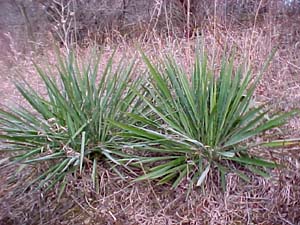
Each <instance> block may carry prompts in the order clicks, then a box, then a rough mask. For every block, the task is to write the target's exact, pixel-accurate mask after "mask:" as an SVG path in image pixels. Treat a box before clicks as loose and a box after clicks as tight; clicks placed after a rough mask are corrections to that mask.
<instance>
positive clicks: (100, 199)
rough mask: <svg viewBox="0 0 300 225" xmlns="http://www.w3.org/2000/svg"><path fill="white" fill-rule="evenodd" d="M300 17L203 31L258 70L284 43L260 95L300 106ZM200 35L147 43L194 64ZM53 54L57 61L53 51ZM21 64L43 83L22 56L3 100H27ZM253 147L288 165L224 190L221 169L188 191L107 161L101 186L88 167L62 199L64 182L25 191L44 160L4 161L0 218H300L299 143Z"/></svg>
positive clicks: (123, 48) (188, 221) (218, 49)
mask: <svg viewBox="0 0 300 225" xmlns="http://www.w3.org/2000/svg"><path fill="white" fill-rule="evenodd" d="M287 19H289V20H288V21H287ZM297 24H299V18H297V17H293V18H283V19H278V20H276V21H274V19H273V17H272V15H269V17H266V18H265V20H264V22H257V23H256V24H255V26H254V25H253V24H252V26H244V27H243V26H238V27H236V26H235V25H234V24H229V25H226V26H225V25H224V24H222V23H219V22H218V23H215V24H213V25H210V26H207V27H206V28H205V29H204V30H203V31H202V35H203V37H204V39H203V40H205V45H206V47H207V49H208V50H209V53H210V56H211V57H213V53H214V54H215V55H216V57H215V58H216V59H218V58H219V57H220V55H221V53H222V51H223V50H224V48H225V47H226V46H227V48H228V49H230V48H233V47H234V48H235V49H236V51H237V54H239V55H240V58H241V59H248V60H249V62H251V65H252V66H253V67H254V70H255V71H257V69H258V68H260V66H261V64H262V62H263V61H264V60H265V59H266V58H267V56H268V54H269V53H270V51H271V50H272V48H274V47H276V48H278V51H277V53H276V55H275V57H274V59H273V61H272V64H271V66H270V68H269V69H268V71H267V72H266V73H265V76H264V78H263V80H262V82H261V84H260V86H259V88H258V89H257V92H256V100H257V101H258V102H260V103H266V102H268V103H270V104H271V105H272V107H273V108H274V109H275V110H284V111H287V110H290V109H293V108H300V85H299V79H300V76H299V74H300V61H299V56H298V55H299V38H300V35H299V33H298V29H299V28H298V26H297ZM195 41H196V40H195V39H193V38H191V39H189V40H186V39H180V40H179V39H174V40H172V41H170V40H165V39H161V38H159V37H155V35H154V36H153V38H152V39H151V40H148V41H147V43H140V45H141V46H142V47H143V49H144V50H145V51H146V53H148V54H149V55H152V56H156V55H160V54H163V53H167V52H169V53H172V54H174V55H175V57H176V58H177V59H178V60H179V61H180V62H181V63H182V64H183V65H184V66H186V67H189V65H190V63H191V61H192V57H191V55H192V54H191V53H192V52H193V48H194V44H195ZM132 43H134V42H133V41H132ZM134 47H135V46H134V44H131V43H130V42H128V41H127V42H126V43H125V42H123V43H122V44H121V45H120V46H119V52H120V54H117V55H118V56H121V55H122V53H124V52H126V54H127V55H128V57H130V56H132V55H134V53H135V48H134ZM104 50H105V51H104V52H105V55H106V54H109V53H110V52H112V47H111V46H106V47H105V48H104ZM81 54H82V55H84V54H86V52H85V51H84V52H82V53H81ZM40 57H42V56H40ZM43 57H46V56H43ZM48 58H49V59H50V61H51V60H52V61H53V58H54V57H53V55H52V53H49V57H48ZM49 59H48V60H49ZM36 61H38V62H39V63H42V62H43V61H44V58H36ZM217 61H218V60H216V62H217ZM17 71H19V73H21V74H23V75H25V78H26V80H27V81H28V82H30V83H31V84H32V85H35V87H36V88H37V89H39V90H41V91H42V90H43V87H42V86H41V85H40V82H39V79H38V78H37V76H36V73H35V72H34V70H33V66H32V64H31V63H29V60H15V63H13V65H10V66H9V67H7V66H6V67H5V66H3V67H1V76H0V79H1V80H0V81H1V84H2V88H1V93H0V94H1V96H2V99H4V101H3V102H2V103H1V104H9V105H11V104H15V103H21V104H23V101H22V99H21V98H20V97H19V95H18V94H17V93H16V91H15V89H14V88H13V85H12V83H11V80H10V79H9V77H10V76H12V75H13V76H14V75H15V74H17ZM6 74H7V76H5V75H6ZM282 131H283V133H285V137H299V133H300V132H299V131H300V119H299V117H296V118H293V119H291V120H290V121H289V123H288V124H287V125H286V126H285V127H284V128H283V129H282ZM283 136H284V134H283ZM254 151H255V153H257V154H265V155H266V157H270V158H272V159H273V160H275V161H277V162H279V163H283V164H285V165H286V167H285V168H284V169H282V170H274V171H272V177H271V178H270V179H264V178H260V177H257V176H253V175H249V176H250V177H251V182H250V183H245V182H244V181H241V180H240V179H239V177H237V176H236V175H234V174H229V175H228V176H227V181H228V183H227V191H226V192H225V193H223V192H222V191H221V190H220V189H219V188H218V186H217V185H216V181H215V180H216V177H213V176H211V177H210V178H209V181H208V182H207V183H206V184H205V187H204V188H203V189H195V190H193V191H192V193H191V194H190V195H189V196H188V197H187V196H186V192H187V186H186V184H182V185H181V186H180V187H179V188H177V189H176V190H170V187H169V186H167V185H166V186H157V185H155V184H154V183H151V182H144V183H132V182H131V181H132V179H133V178H132V177H126V181H123V180H121V179H120V178H119V177H118V176H117V175H115V174H114V173H112V172H110V171H109V170H107V169H106V167H105V166H100V167H99V170H98V171H99V175H100V176H99V177H100V180H99V192H98V193H97V192H95V190H93V188H92V185H91V181H90V179H89V175H88V174H89V171H86V173H87V175H83V176H81V177H77V178H76V179H75V178H74V177H70V178H69V182H68V184H67V188H66V192H65V193H64V194H63V195H62V198H61V199H60V200H59V201H58V200H57V194H58V191H59V190H58V189H56V190H54V191H53V192H51V193H47V194H45V193H42V192H39V191H35V190H34V188H32V189H29V190H27V191H26V192H22V191H23V188H24V184H26V183H27V182H28V181H29V180H30V178H31V177H32V176H33V175H34V174H35V172H36V171H37V170H38V168H27V169H24V170H23V171H22V172H21V173H20V174H18V175H16V176H15V175H13V174H15V173H14V169H16V168H15V167H9V168H5V169H4V168H1V169H0V177H1V178H0V187H1V189H0V224H1V225H10V224H24V225H26V224H28V225H29V224H45V225H46V224H48V225H54V224H57V225H58V224H95V225H103V224H115V225H121V224H124V225H127V224H128V225H138V224H141V225H146V224H147V225H152V224H153V225H154V224H157V225H160V224H161V225H164V224H168V225H173V224H174V225H175V224H182V225H196V224H199V225H202V224H265V225H269V224H300V213H299V212H300V187H299V183H300V170H299V169H300V164H299V160H300V154H299V147H298V146H295V147H294V148H290V149H260V150H254ZM1 154H2V153H1ZM3 157H4V155H3Z"/></svg>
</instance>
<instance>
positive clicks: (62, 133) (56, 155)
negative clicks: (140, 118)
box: [0, 54, 140, 188]
mask: <svg viewBox="0 0 300 225" xmlns="http://www.w3.org/2000/svg"><path fill="white" fill-rule="evenodd" d="M134 63H135V62H134V60H133V61H132V62H128V61H126V62H125V61H124V60H121V61H120V62H119V63H117V65H116V66H113V65H114V62H113V56H111V58H110V59H109V60H108V62H107V64H106V65H104V68H101V69H99V65H101V64H100V57H98V56H97V55H96V54H93V56H92V57H91V59H90V60H89V63H86V64H83V65H79V64H78V63H77V60H76V58H75V57H74V54H71V55H70V56H68V57H67V58H64V57H61V56H60V55H59V56H58V67H57V71H56V73H57V74H58V75H59V76H58V77H53V76H52V75H51V74H49V73H46V71H47V70H45V69H43V68H41V67H38V66H36V70H37V72H38V74H39V75H40V77H41V79H42V81H43V83H44V84H45V86H46V89H47V96H45V97H44V96H41V95H40V94H39V93H38V92H36V91H35V90H34V89H33V88H32V87H31V86H30V85H28V84H24V82H17V84H16V87H17V89H18V90H19V92H20V93H21V94H22V96H23V97H24V98H25V99H26V100H27V102H28V103H29V104H30V106H31V107H32V108H33V110H28V109H25V108H22V107H21V106H20V107H17V108H10V109H9V110H6V111H5V110H0V132H1V133H0V138H1V140H2V141H3V142H4V145H3V146H2V147H1V151H3V150H4V151H10V152H12V154H13V157H11V160H12V161H13V162H21V163H25V164H37V163H41V164H42V166H43V168H44V169H43V170H44V172H43V173H42V174H40V176H39V177H37V178H36V179H35V180H34V181H33V182H35V181H38V183H39V186H40V187H44V186H45V185H47V187H48V188H51V187H52V186H53V185H54V184H56V183H57V182H58V181H61V180H62V179H64V178H65V176H66V175H67V174H68V173H72V172H75V171H77V170H78V171H79V172H81V171H82V169H83V167H84V166H85V165H86V164H91V167H92V168H93V169H92V174H91V175H92V178H93V181H94V183H95V180H96V169H97V165H99V164H100V163H103V159H105V160H106V161H107V162H108V163H110V164H111V166H112V167H114V165H118V164H121V162H120V161H119V158H120V157H123V156H124V154H123V153H122V151H121V147H120V145H118V142H119V141H120V140H119V139H118V138H117V137H116V136H115V135H114V133H115V132H117V130H116V128H115V127H112V125H111V124H110V123H109V120H115V121H123V122H126V123H130V118H124V115H126V113H130V112H136V111H135V110H138V109H139V107H140V102H139V101H138V100H137V99H136V97H137V95H136V94H135V92H134V91H132V90H133V89H137V88H138V86H139V83H140V81H136V80H134V79H132V76H131V75H132V70H133V68H134ZM99 70H100V71H102V72H101V74H100V75H99ZM139 80H140V79H139ZM130 87H131V88H130ZM122 162H124V160H123V161H122Z"/></svg>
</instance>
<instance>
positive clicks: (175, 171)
mask: <svg viewBox="0 0 300 225" xmlns="http://www.w3.org/2000/svg"><path fill="white" fill-rule="evenodd" d="M142 55H143V59H144V61H145V63H146V64H147V66H148V69H149V85H148V86H147V87H145V91H146V92H147V93H148V94H149V96H148V97H143V100H144V102H145V103H146V104H147V105H148V106H149V107H150V108H151V110H152V112H153V114H154V116H146V115H139V116H140V123H141V124H143V126H140V125H139V126H134V125H128V124H124V123H117V122H115V123H114V124H115V125H116V126H118V127H120V128H123V129H124V135H125V136H126V137H128V136H132V138H135V139H136V140H138V141H139V143H138V144H137V143H134V142H133V143H132V144H131V147H132V148H136V149H139V150H140V151H141V150H142V151H143V152H146V153H149V152H154V153H155V154H156V157H144V158H143V159H141V160H140V161H139V163H144V164H147V163H150V164H148V165H150V168H149V166H145V168H147V167H148V169H149V170H147V173H146V174H145V175H143V176H141V177H139V178H138V179H137V180H143V179H160V181H159V182H160V183H166V182H169V181H173V187H174V188H175V187H177V186H178V185H179V184H180V183H181V182H182V181H183V180H185V179H187V180H191V181H192V182H191V184H196V185H198V186H199V185H201V184H202V183H203V181H205V179H206V177H207V175H208V174H209V172H210V171H218V172H219V175H220V176H219V177H220V178H221V179H220V182H221V183H222V186H223V188H225V175H226V174H227V173H229V172H234V173H236V174H237V175H239V176H240V177H241V178H243V179H245V180H248V178H247V176H246V173H245V171H247V170H250V171H252V172H254V173H256V174H259V175H263V176H267V173H266V172H267V170H266V169H267V168H274V167H276V164H275V163H274V162H270V161H267V160H264V159H262V158H260V157H255V156H251V155H250V154H249V151H248V150H249V149H250V148H251V147H254V146H257V145H260V144H262V143H257V142H256V141H255V138H254V137H255V136H257V135H262V134H263V133H264V132H265V131H268V130H271V129H272V128H275V127H279V126H280V125H282V124H283V123H284V122H285V120H286V119H287V118H288V117H289V116H290V115H291V114H292V113H278V114H276V113H274V114H272V116H269V115H268V113H269V109H268V107H266V106H265V105H262V106H255V105H254V104H253V93H254V91H255V88H256V86H257V84H258V81H259V79H260V78H261V74H260V75H259V76H257V78H255V79H253V77H252V76H251V75H252V74H251V70H246V71H245V70H244V69H243V66H239V67H238V68H237V69H234V66H233V57H232V58H231V59H230V60H229V61H228V60H224V61H223V63H222V65H221V70H220V72H219V73H218V74H214V73H213V71H212V70H210V69H209V68H208V63H207V57H206V56H205V55H204V54H200V53H198V54H197V56H196V58H195V63H194V69H193V71H192V73H191V76H189V75H188V74H187V73H186V72H185V71H184V70H183V69H182V68H180V67H179V66H178V64H177V63H176V62H175V61H174V60H172V59H171V58H169V57H166V59H165V60H163V61H164V63H162V66H160V67H159V68H157V67H156V66H155V65H153V64H152V63H151V62H150V61H149V59H148V58H147V57H146V56H145V55H144V54H143V53H142ZM160 68H163V69H160ZM135 118H137V117H135ZM142 143H144V144H142ZM277 143H279V144H280V142H277ZM128 145H130V144H128ZM146 155H147V154H146ZM148 155H149V154H148ZM152 155H153V154H152ZM153 165H155V166H153Z"/></svg>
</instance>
